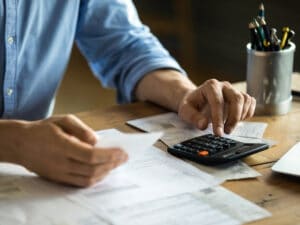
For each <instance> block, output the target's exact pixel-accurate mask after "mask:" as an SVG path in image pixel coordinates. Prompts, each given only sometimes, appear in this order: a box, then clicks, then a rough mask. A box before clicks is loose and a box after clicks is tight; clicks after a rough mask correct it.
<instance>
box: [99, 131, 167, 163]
mask: <svg viewBox="0 0 300 225" xmlns="http://www.w3.org/2000/svg"><path fill="white" fill-rule="evenodd" d="M97 135H98V141H97V143H96V146H97V147H101V148H110V147H118V148H121V149H123V150H124V151H126V152H127V153H128V155H129V158H132V157H135V156H136V154H139V153H140V152H142V151H143V149H147V148H149V147H150V146H152V145H153V144H154V143H155V142H156V141H157V140H158V139H159V138H160V137H161V136H162V135H163V133H162V132H153V133H121V132H113V131H111V130H109V131H108V132H98V133H97Z"/></svg>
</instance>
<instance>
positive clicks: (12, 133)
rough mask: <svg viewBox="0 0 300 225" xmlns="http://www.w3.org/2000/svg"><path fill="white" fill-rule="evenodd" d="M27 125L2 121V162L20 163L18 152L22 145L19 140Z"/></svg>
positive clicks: (0, 121)
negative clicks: (22, 130)
mask: <svg viewBox="0 0 300 225" xmlns="http://www.w3.org/2000/svg"><path fill="white" fill-rule="evenodd" d="M26 124H27V122H25V121H20V120H0V162H11V163H19V162H20V159H18V155H19V154H17V151H18V149H21V145H22V144H21V143H19V141H18V140H19V137H20V135H21V132H20V131H21V129H22V128H24V127H25V126H26Z"/></svg>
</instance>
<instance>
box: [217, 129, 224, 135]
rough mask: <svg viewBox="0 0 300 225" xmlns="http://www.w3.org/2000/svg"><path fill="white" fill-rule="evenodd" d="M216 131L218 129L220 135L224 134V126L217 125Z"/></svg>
mask: <svg viewBox="0 0 300 225" xmlns="http://www.w3.org/2000/svg"><path fill="white" fill-rule="evenodd" d="M216 131H217V135H220V136H222V135H223V127H217V129H216Z"/></svg>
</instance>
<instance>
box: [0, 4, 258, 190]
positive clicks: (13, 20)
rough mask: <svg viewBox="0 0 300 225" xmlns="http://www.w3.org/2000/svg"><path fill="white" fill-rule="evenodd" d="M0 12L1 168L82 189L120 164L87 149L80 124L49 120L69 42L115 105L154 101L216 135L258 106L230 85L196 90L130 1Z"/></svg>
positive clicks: (113, 156) (13, 7)
mask: <svg viewBox="0 0 300 225" xmlns="http://www.w3.org/2000/svg"><path fill="white" fill-rule="evenodd" d="M0 7H1V8H0V16H1V17H0V18H1V26H0V32H1V33H0V38H1V43H2V45H1V47H0V55H1V57H0V63H1V64H0V75H1V78H2V79H1V81H2V83H1V86H2V88H3V92H2V93H3V94H2V95H1V100H2V107H1V109H2V120H0V138H1V141H0V161H3V162H12V163H16V164H19V165H22V166H24V167H26V168H28V169H29V170H31V171H33V172H35V173H37V174H39V175H40V176H42V177H45V178H48V179H50V180H53V181H57V182H62V183H67V184H71V185H76V186H88V185H91V184H94V183H95V182H97V181H99V180H101V179H102V178H103V177H104V176H105V175H107V173H109V171H111V170H112V169H113V168H115V167H117V166H118V165H120V164H121V163H123V162H125V161H126V160H127V155H126V153H125V152H123V151H122V150H121V149H110V150H109V151H103V150H102V149H99V148H96V147H94V144H95V142H96V137H95V136H94V133H93V130H92V129H91V128H89V127H88V126H87V125H85V124H84V123H83V122H81V121H80V120H79V119H78V118H76V117H74V116H72V115H67V116H54V117H48V115H49V113H51V110H52V109H51V107H52V103H53V98H54V95H55V92H56V89H57V86H58V84H59V82H60V81H61V79H62V74H63V72H64V70H65V68H66V65H67V63H68V60H69V57H70V52H71V48H72V45H73V42H74V41H76V43H77V45H78V47H79V48H80V50H81V52H82V53H83V55H84V56H85V57H86V59H87V60H88V62H89V64H90V67H91V69H92V70H93V72H94V73H95V75H96V76H97V77H98V78H99V79H100V80H101V81H102V83H103V84H104V85H106V86H110V87H114V88H116V89H117V91H118V101H119V102H123V103H124V102H130V101H134V100H141V101H146V100H147V101H152V102H154V103H156V104H159V105H162V106H164V107H167V108H169V109H170V110H173V111H177V112H178V113H179V116H180V117H181V118H182V119H183V120H185V121H187V122H189V123H192V124H194V125H195V126H197V127H199V128H200V129H204V128H206V127H207V125H208V123H209V122H212V123H213V129H214V132H215V133H216V134H217V135H222V134H223V131H225V132H226V133H230V132H231V131H232V130H233V128H234V126H235V125H236V124H237V122H238V121H239V120H243V119H246V118H248V117H251V116H252V115H253V112H254V108H255V100H254V99H253V98H252V97H250V96H249V95H247V94H244V93H241V92H238V91H236V90H234V89H233V88H232V86H231V85H230V84H229V83H228V82H219V81H217V80H214V79H211V80H208V81H206V82H204V83H203V84H202V85H201V86H199V87H196V86H195V85H194V84H193V83H192V82H191V81H190V80H189V79H188V78H187V77H186V76H185V75H184V71H183V70H182V69H181V68H180V66H179V65H178V64H177V62H176V61H175V60H174V59H173V58H171V57H170V55H169V54H168V52H167V51H166V50H165V49H163V47H162V46H161V45H160V43H159V42H158V41H157V39H156V38H155V37H154V36H153V35H152V34H151V33H150V32H149V30H148V29H147V27H145V26H143V25H142V24H141V22H140V20H139V19H138V16H137V14H136V10H135V8H134V6H133V4H132V2H131V1H130V0H101V1H99V0H72V1H61V0H52V1H30V0H19V1H11V0H3V1H1V3H0ZM99 98H101V96H99ZM47 117H48V118H47ZM45 118H46V119H45ZM224 121H225V122H224Z"/></svg>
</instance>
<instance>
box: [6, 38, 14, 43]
mask: <svg viewBox="0 0 300 225" xmlns="http://www.w3.org/2000/svg"><path fill="white" fill-rule="evenodd" d="M7 42H8V44H10V45H11V44H12V43H14V38H13V37H12V36H9V37H8V38H7Z"/></svg>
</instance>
